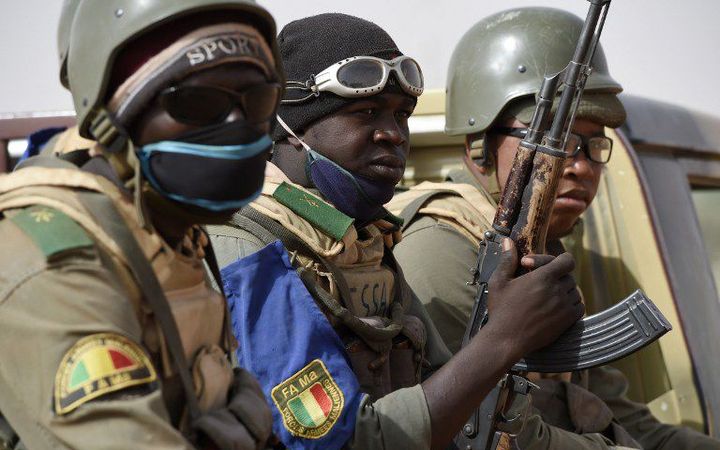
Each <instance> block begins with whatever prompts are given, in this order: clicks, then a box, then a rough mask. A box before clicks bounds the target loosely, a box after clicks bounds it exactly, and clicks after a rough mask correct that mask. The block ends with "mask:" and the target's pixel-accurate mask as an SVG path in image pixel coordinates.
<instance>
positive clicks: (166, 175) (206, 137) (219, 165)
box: [137, 122, 272, 211]
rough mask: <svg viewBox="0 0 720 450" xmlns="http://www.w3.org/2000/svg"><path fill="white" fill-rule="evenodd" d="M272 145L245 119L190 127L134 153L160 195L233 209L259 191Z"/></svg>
mask: <svg viewBox="0 0 720 450" xmlns="http://www.w3.org/2000/svg"><path fill="white" fill-rule="evenodd" d="M271 146H272V141H271V140H270V137H269V136H268V135H267V134H262V133H260V132H258V131H257V130H256V129H254V128H253V127H251V126H249V125H247V124H245V123H243V122H230V123H222V124H217V125H212V126H209V127H205V128H201V129H198V130H194V131H192V132H190V133H187V134H185V135H183V136H180V137H178V138H177V139H176V140H172V141H160V142H156V143H152V144H148V145H145V146H143V147H141V148H140V149H139V150H138V151H137V156H138V159H139V160H140V167H141V169H142V172H143V175H144V176H145V178H146V179H147V180H148V181H149V182H150V185H151V186H152V187H153V189H155V190H156V191H157V192H158V193H160V194H161V195H163V196H164V197H167V198H170V199H172V200H174V201H177V202H179V203H184V204H188V205H192V206H197V207H200V208H203V209H206V210H209V211H228V210H236V209H240V208H241V207H243V206H245V205H246V204H248V203H250V202H251V201H253V200H254V199H255V198H257V196H258V195H260V191H261V190H262V184H263V179H264V175H265V163H266V161H267V157H268V154H269V151H270V148H271Z"/></svg>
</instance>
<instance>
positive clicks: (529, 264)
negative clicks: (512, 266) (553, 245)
mask: <svg viewBox="0 0 720 450" xmlns="http://www.w3.org/2000/svg"><path fill="white" fill-rule="evenodd" d="M553 259H555V257H554V256H553V255H528V256H524V257H523V258H522V259H521V260H520V265H521V266H522V267H523V268H525V269H527V270H535V269H537V268H538V267H542V266H544V265H546V264H548V263H549V262H550V261H552V260H553Z"/></svg>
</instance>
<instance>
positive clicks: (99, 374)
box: [54, 333, 157, 415]
mask: <svg viewBox="0 0 720 450" xmlns="http://www.w3.org/2000/svg"><path fill="white" fill-rule="evenodd" d="M155 380H157V373H156V372H155V368H154V367H153V365H152V363H151V362H150V359H149V358H148V357H147V355H146V354H145V351H143V349H142V348H140V346H139V345H138V344H136V343H135V342H133V341H131V340H129V339H128V338H126V337H124V336H121V335H119V334H114V333H99V334H92V335H90V336H86V337H84V338H82V339H80V340H79V341H77V342H76V343H75V345H73V346H72V347H71V348H70V350H68V351H67V353H65V356H64V357H63V359H62V361H61V362H60V366H59V367H58V370H57V373H56V374H55V392H54V394H55V395H54V399H55V402H54V403H55V413H56V414H58V415H63V414H67V413H69V412H71V411H73V410H74V409H75V408H77V407H78V406H80V405H82V404H83V403H86V402H88V401H90V400H92V399H95V398H98V397H101V396H103V395H105V394H109V393H111V392H116V391H119V390H122V389H126V388H129V387H131V386H138V385H142V384H150V383H153V382H154V381H155Z"/></svg>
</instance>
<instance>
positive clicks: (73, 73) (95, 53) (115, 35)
mask: <svg viewBox="0 0 720 450" xmlns="http://www.w3.org/2000/svg"><path fill="white" fill-rule="evenodd" d="M72 9H76V11H75V13H74V14H72V11H71V10H72ZM212 11H224V12H231V11H238V12H241V13H243V15H246V16H250V17H252V18H253V19H254V20H253V24H254V25H255V26H256V27H257V28H258V30H259V31H260V33H261V34H262V35H263V36H264V37H265V39H266V40H267V42H268V43H269V44H270V45H271V49H272V52H273V56H274V60H275V65H276V70H277V73H278V74H282V68H281V66H280V65H281V62H280V61H281V58H280V55H279V53H278V49H277V44H276V41H275V34H276V28H275V21H274V19H273V18H272V16H271V15H270V13H269V12H268V11H267V10H266V9H264V8H262V7H261V6H259V5H257V4H256V3H255V1H254V0H172V1H168V0H115V1H112V2H108V1H104V0H67V1H66V2H65V4H64V10H63V17H64V18H65V20H64V22H65V24H64V25H63V22H61V25H60V26H61V29H59V30H58V37H59V39H64V38H66V37H67V36H68V34H69V40H68V42H69V44H68V45H67V46H65V47H62V44H61V42H58V50H59V52H60V61H61V65H62V63H63V56H62V55H63V51H65V52H66V56H65V58H66V59H67V70H66V72H65V73H66V74H67V78H66V79H67V81H68V86H69V88H70V91H71V92H72V96H73V102H74V104H75V111H76V113H77V118H78V125H79V130H80V134H81V135H82V136H83V137H86V138H91V139H92V138H94V136H93V135H92V134H91V133H90V125H91V123H92V122H93V120H94V119H95V118H96V116H97V115H98V114H99V113H100V110H101V108H102V106H103V102H104V101H105V100H106V97H107V89H108V84H109V79H110V75H111V73H112V70H113V64H114V61H115V58H116V57H117V56H118V54H119V53H120V51H121V50H122V49H123V47H124V46H126V45H127V44H128V43H129V42H131V41H132V40H134V39H135V38H137V37H139V36H141V35H143V34H145V33H148V32H149V31H151V30H153V29H155V28H156V27H159V26H161V25H163V24H166V23H168V22H171V21H174V20H176V19H179V18H181V17H184V16H189V15H194V14H198V13H204V12H212ZM68 18H71V25H70V27H69V28H68V27H67V19H68ZM68 29H69V30H70V32H69V33H68ZM62 73H63V72H62V69H61V77H62Z"/></svg>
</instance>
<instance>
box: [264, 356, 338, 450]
mask: <svg viewBox="0 0 720 450" xmlns="http://www.w3.org/2000/svg"><path fill="white" fill-rule="evenodd" d="M271 395H272V399H273V402H275V406H276V407H277V408H278V410H279V411H280V413H281V414H282V419H283V424H284V425H285V428H287V429H288V431H290V433H291V434H292V435H294V436H298V437H302V438H306V439H319V438H321V437H323V436H325V435H326V434H327V433H328V432H329V431H330V430H331V429H332V427H333V425H335V423H336V422H337V420H338V418H339V417H340V413H341V412H342V409H343V406H344V404H345V397H344V396H343V393H342V391H341V390H340V388H339V387H338V385H337V383H335V380H333V377H332V376H331V375H330V372H328V370H327V368H326V367H325V364H324V363H323V362H322V361H321V360H320V359H315V360H313V361H312V362H311V363H310V364H308V365H307V366H305V367H303V368H302V369H300V370H299V371H298V372H297V373H295V374H294V375H293V376H291V377H290V378H288V379H287V380H285V381H283V382H282V383H280V384H278V385H277V386H275V388H273V390H272V393H271Z"/></svg>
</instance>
